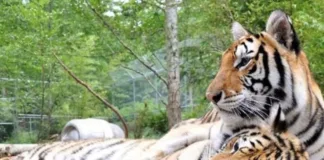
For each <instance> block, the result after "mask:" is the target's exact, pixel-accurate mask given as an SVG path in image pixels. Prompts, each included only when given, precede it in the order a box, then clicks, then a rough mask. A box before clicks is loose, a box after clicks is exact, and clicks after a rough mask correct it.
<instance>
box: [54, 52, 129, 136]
mask: <svg viewBox="0 0 324 160" xmlns="http://www.w3.org/2000/svg"><path fill="white" fill-rule="evenodd" d="M53 55H54V56H55V58H56V59H57V61H58V62H59V63H60V65H61V66H62V67H63V68H64V70H65V71H66V72H67V73H68V74H69V75H70V76H71V77H72V78H73V79H74V80H75V81H76V82H77V83H79V84H80V85H82V86H83V87H85V88H86V89H87V90H88V91H89V92H90V93H91V94H92V95H94V96H95V97H96V98H97V99H99V100H100V101H101V102H102V103H103V104H105V106H106V107H107V108H110V109H111V110H112V111H113V112H114V113H115V114H116V115H117V117H118V118H119V119H120V121H121V122H122V123H123V126H124V130H125V137H126V138H127V137H128V128H127V125H126V122H125V120H124V118H123V117H122V116H121V115H120V114H119V112H118V109H117V108H116V107H115V106H113V105H112V104H110V103H108V102H107V101H106V100H104V99H103V98H102V97H101V96H99V95H98V94H97V93H96V92H94V91H93V89H92V88H91V87H90V86H89V85H88V84H87V83H85V82H84V81H82V80H80V79H79V78H78V77H77V76H75V75H74V73H72V72H71V70H70V69H69V68H68V67H67V66H66V65H65V64H64V63H63V62H62V61H61V60H60V59H59V58H58V57H57V55H56V54H55V53H54V52H53Z"/></svg>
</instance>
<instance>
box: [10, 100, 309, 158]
mask: <svg viewBox="0 0 324 160" xmlns="http://www.w3.org/2000/svg"><path fill="white" fill-rule="evenodd" d="M206 115H208V113H207V114H206ZM270 119H271V121H270V122H269V123H266V124H264V125H261V124H260V125H255V126H252V125H251V126H248V127H247V126H245V127H242V128H241V129H239V130H238V131H236V133H235V134H234V135H233V136H232V137H230V138H228V140H227V141H226V142H225V143H224V146H223V147H222V148H221V149H220V150H215V149H214V148H213V147H212V144H213V141H212V140H211V139H209V138H203V139H202V140H200V141H195V142H193V143H192V142H188V141H190V139H187V142H188V143H187V144H186V145H187V146H185V147H183V148H181V147H179V144H181V143H179V140H181V138H183V137H181V138H178V139H177V140H178V141H176V143H174V144H173V147H174V146H175V145H178V146H177V147H174V148H178V149H175V150H173V151H172V152H165V148H164V147H166V146H167V147H169V148H172V145H170V142H173V141H169V140H170V138H165V137H164V139H163V138H162V139H160V140H149V139H136V140H132V139H93V140H79V141H70V142H54V143H49V144H44V145H40V146H38V147H36V148H34V149H33V150H31V151H29V152H25V153H23V154H21V155H19V156H17V157H16V158H15V159H17V160H38V159H44V160H61V159H74V160H81V159H82V160H92V159H106V160H130V159H136V160H176V159H177V160H207V159H210V158H212V159H213V160H221V159H224V160H225V159H231V160H232V159H233V160H235V159H237V160H239V159H243V158H246V159H249V158H251V157H253V158H257V159H264V158H272V159H279V158H283V159H284V158H286V159H288V157H290V160H294V159H299V160H306V159H308V154H307V152H306V151H305V148H304V146H303V144H302V143H300V141H299V139H298V138H296V137H295V136H294V135H292V134H289V133H288V132H286V129H287V128H282V127H280V128H278V127H276V126H281V125H282V124H283V123H285V117H284V114H283V113H282V111H281V108H280V106H279V105H277V106H275V107H273V108H272V110H271V118H270ZM200 120H201V119H200ZM190 121H192V120H190ZM210 124H215V123H210ZM270 124H271V126H270ZM188 126H190V127H191V129H192V130H194V131H195V132H194V133H195V134H193V135H195V136H196V135H197V132H199V131H203V132H206V131H209V132H212V130H211V128H210V126H208V125H206V124H205V125H202V124H199V125H197V126H199V127H201V128H207V129H208V128H209V129H208V130H202V129H197V127H195V125H192V124H191V125H183V126H178V128H176V129H171V130H170V132H172V131H176V132H175V133H179V132H182V131H185V132H186V131H188V129H184V130H183V129H182V128H183V127H188ZM203 126H208V127H203ZM180 129H182V130H180ZM208 134H212V133H208ZM166 136H169V137H171V140H172V138H174V137H175V136H174V135H172V134H167V135H166ZM196 138H197V136H196ZM162 144H166V145H162Z"/></svg>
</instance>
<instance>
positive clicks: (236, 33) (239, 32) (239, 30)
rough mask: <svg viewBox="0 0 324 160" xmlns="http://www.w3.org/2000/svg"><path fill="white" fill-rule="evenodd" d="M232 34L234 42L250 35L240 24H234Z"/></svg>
mask: <svg viewBox="0 0 324 160" xmlns="http://www.w3.org/2000/svg"><path fill="white" fill-rule="evenodd" d="M232 34H233V37H234V40H235V41H236V40H238V39H240V38H241V37H243V36H245V35H248V34H249V33H248V32H247V31H246V30H245V29H244V28H243V26H242V25H241V24H240V23H238V22H234V23H233V24H232Z"/></svg>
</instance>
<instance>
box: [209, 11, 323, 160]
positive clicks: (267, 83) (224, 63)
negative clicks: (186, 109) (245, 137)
mask: <svg viewBox="0 0 324 160" xmlns="http://www.w3.org/2000/svg"><path fill="white" fill-rule="evenodd" d="M232 34H233V38H234V42H233V44H232V45H231V46H230V47H229V48H228V49H227V50H226V51H225V52H223V54H222V58H221V61H220V67H219V70H218V72H217V74H216V76H215V78H214V79H213V80H212V81H211V82H210V84H209V86H208V88H207V90H206V97H207V99H208V100H209V101H210V102H211V103H213V105H214V107H215V108H216V109H217V110H218V112H219V116H220V119H221V120H222V121H223V122H222V123H223V124H222V126H223V128H222V130H220V131H219V133H218V134H217V135H216V137H215V141H216V143H215V144H214V145H213V147H214V148H220V147H221V146H222V144H223V143H224V141H225V140H226V139H227V138H228V137H230V136H231V135H233V134H235V131H236V130H237V128H241V127H242V126H249V125H256V124H258V123H260V122H259V121H260V119H261V120H262V119H267V117H269V112H270V109H271V108H272V107H273V106H274V105H273V104H275V103H279V104H280V106H281V107H282V110H283V113H284V114H285V117H286V124H285V125H286V126H287V129H288V132H289V133H291V134H293V135H296V136H297V137H298V138H299V139H300V141H301V142H302V143H303V144H304V145H305V147H306V151H307V152H308V154H309V156H310V159H312V160H318V159H323V158H324V132H323V130H324V114H323V104H324V103H323V97H322V93H321V91H320V88H319V86H318V85H317V83H316V82H315V80H314V78H313V76H312V73H311V70H310V68H309V62H308V59H307V57H306V54H305V53H304V51H303V50H302V48H301V45H300V41H299V39H298V36H297V33H296V31H295V29H294V27H293V23H292V20H291V18H290V17H289V16H288V15H287V14H286V13H284V12H283V11H281V10H275V11H273V12H272V13H271V14H270V16H269V18H268V20H267V23H266V29H265V31H263V32H261V33H258V34H255V33H252V32H250V31H248V30H246V29H244V27H243V26H242V25H241V24H240V23H238V22H234V23H233V25H232ZM285 125H283V126H281V127H284V126H285ZM278 127H280V126H278Z"/></svg>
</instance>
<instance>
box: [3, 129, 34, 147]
mask: <svg viewBox="0 0 324 160" xmlns="http://www.w3.org/2000/svg"><path fill="white" fill-rule="evenodd" d="M5 143H9V144H14V143H37V133H36V132H26V131H16V132H14V133H13V134H12V135H11V137H10V138H9V139H8V140H7V141H6V142H5Z"/></svg>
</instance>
